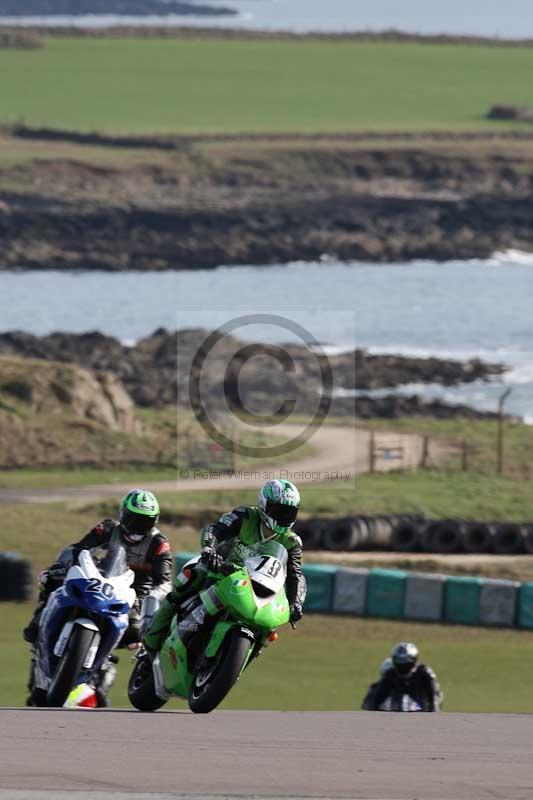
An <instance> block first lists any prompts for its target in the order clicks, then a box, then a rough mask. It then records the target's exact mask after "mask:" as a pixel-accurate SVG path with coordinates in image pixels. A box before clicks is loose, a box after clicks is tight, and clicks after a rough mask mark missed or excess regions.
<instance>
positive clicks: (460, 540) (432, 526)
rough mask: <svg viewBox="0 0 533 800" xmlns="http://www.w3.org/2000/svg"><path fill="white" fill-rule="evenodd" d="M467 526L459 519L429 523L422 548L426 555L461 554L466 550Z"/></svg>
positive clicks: (423, 537) (424, 533)
mask: <svg viewBox="0 0 533 800" xmlns="http://www.w3.org/2000/svg"><path fill="white" fill-rule="evenodd" d="M466 527H467V526H466V524H465V523H464V522H462V521H461V520H457V519H442V520H434V521H432V522H428V524H427V525H426V527H425V529H424V532H423V534H422V539H421V542H422V548H423V550H424V551H425V552H426V553H460V552H462V551H463V549H464V534H465V530H466Z"/></svg>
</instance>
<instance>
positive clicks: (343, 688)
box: [0, 603, 533, 713]
mask: <svg viewBox="0 0 533 800" xmlns="http://www.w3.org/2000/svg"><path fill="white" fill-rule="evenodd" d="M1 610H2V618H3V626H2V640H3V641H2V645H3V647H2V669H1V670H0V706H20V705H23V704H24V700H25V696H26V689H25V682H26V675H27V664H28V655H29V654H28V645H27V644H25V643H24V642H23V641H22V639H21V629H22V628H23V626H24V625H25V624H26V622H27V619H28V618H29V615H30V614H31V606H30V604H27V603H25V604H12V603H4V604H2V608H1ZM402 640H412V641H415V642H416V643H417V645H418V647H419V649H420V652H421V657H422V659H423V660H424V662H426V663H428V664H429V665H430V666H431V667H433V669H434V670H435V671H436V673H437V676H438V678H439V681H440V683H441V685H442V688H443V690H444V693H445V703H444V709H445V710H446V711H461V712H477V711H482V712H489V711H491V712H500V713H532V712H533V695H532V693H531V692H530V691H529V686H530V666H529V665H530V664H531V661H532V659H533V638H532V637H531V636H530V635H529V634H528V633H525V632H521V631H511V630H487V629H480V628H465V627H459V626H457V627H454V626H442V625H420V624H413V623H410V622H399V621H398V622H389V621H383V620H374V619H351V618H338V617H327V616H312V615H307V616H306V617H304V620H303V621H302V622H301V623H300V625H298V627H297V629H296V631H292V630H291V629H290V628H288V627H287V628H286V629H283V630H282V631H280V639H279V641H278V642H277V643H276V644H275V645H271V646H270V647H269V648H268V649H267V650H265V652H264V653H263V654H262V655H261V657H260V658H259V659H258V660H257V661H256V662H255V663H253V664H252V665H251V667H250V669H249V670H247V671H246V672H245V673H244V675H243V676H242V678H241V680H240V681H239V683H238V684H237V685H236V686H235V688H234V689H233V691H232V692H231V693H230V695H229V697H228V699H227V700H226V701H225V703H223V705H222V706H221V707H222V708H232V709H279V710H286V711H307V710H313V711H322V710H328V711H336V710H339V711H345V710H347V711H350V710H357V709H358V708H359V707H360V704H361V701H362V698H363V695H364V693H365V690H366V688H367V686H368V684H369V683H370V682H371V681H373V680H375V679H376V677H377V674H378V668H379V665H380V663H381V661H382V660H383V658H384V657H385V656H386V655H387V654H388V653H389V652H390V650H391V649H392V647H393V645H394V644H395V643H396V642H397V641H402ZM119 655H120V663H119V667H118V669H119V674H118V678H117V681H116V683H115V686H114V687H113V690H112V693H111V699H112V703H113V705H114V706H117V707H128V706H129V702H128V699H127V695H126V685H127V680H128V678H129V675H130V672H131V665H130V663H129V656H128V655H127V654H125V653H123V652H122V653H120V651H119ZM506 675H512V676H513V680H512V681H508V680H504V679H503V676H506ZM183 707H184V703H183V701H180V700H177V699H174V700H171V701H169V704H168V708H183Z"/></svg>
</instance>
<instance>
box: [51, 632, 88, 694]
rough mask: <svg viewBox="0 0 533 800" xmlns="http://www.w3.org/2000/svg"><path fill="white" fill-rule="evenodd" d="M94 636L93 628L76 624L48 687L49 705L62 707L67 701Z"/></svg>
mask: <svg viewBox="0 0 533 800" xmlns="http://www.w3.org/2000/svg"><path fill="white" fill-rule="evenodd" d="M93 637H94V631H93V630H89V629H88V628H82V627H81V625H75V626H74V628H73V630H72V633H71V634H70V638H69V640H68V642H67V646H66V648H65V652H64V653H63V655H62V656H61V658H60V659H59V664H58V665H57V669H56V671H55V674H54V677H53V678H52V682H51V684H50V688H49V689H48V693H47V696H46V702H47V704H48V706H59V707H61V706H62V705H63V704H64V703H65V700H66V699H67V697H68V696H69V694H70V692H71V690H72V688H73V687H74V685H75V682H76V678H77V677H78V675H79V674H80V672H81V670H82V668H83V662H84V661H85V658H86V656H87V652H88V650H89V647H90V646H91V642H92V640H93Z"/></svg>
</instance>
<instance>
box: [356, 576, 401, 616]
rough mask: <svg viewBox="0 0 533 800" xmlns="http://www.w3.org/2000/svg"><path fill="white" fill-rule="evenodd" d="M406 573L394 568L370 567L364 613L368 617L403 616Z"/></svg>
mask: <svg viewBox="0 0 533 800" xmlns="http://www.w3.org/2000/svg"><path fill="white" fill-rule="evenodd" d="M406 580H407V573H406V572H403V571H402V570H396V569H371V570H370V575H369V576H368V588H367V596H366V613H367V615H368V616H369V617H393V618H394V617H403V610H404V606H405V585H406Z"/></svg>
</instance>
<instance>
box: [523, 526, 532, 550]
mask: <svg viewBox="0 0 533 800" xmlns="http://www.w3.org/2000/svg"><path fill="white" fill-rule="evenodd" d="M523 528H524V547H525V550H526V553H533V525H531V524H527V525H524V526H523Z"/></svg>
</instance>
